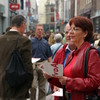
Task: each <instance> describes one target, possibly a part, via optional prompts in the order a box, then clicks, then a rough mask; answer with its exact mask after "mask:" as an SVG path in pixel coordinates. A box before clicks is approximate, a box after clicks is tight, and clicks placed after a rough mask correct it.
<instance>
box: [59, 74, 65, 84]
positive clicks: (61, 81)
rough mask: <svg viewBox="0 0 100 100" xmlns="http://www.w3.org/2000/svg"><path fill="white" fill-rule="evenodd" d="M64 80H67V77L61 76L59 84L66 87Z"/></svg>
mask: <svg viewBox="0 0 100 100" xmlns="http://www.w3.org/2000/svg"><path fill="white" fill-rule="evenodd" d="M66 80H67V77H66V76H61V77H59V82H60V83H61V84H62V85H66Z"/></svg>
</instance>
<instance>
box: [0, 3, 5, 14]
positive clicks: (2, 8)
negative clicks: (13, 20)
mask: <svg viewBox="0 0 100 100" xmlns="http://www.w3.org/2000/svg"><path fill="white" fill-rule="evenodd" d="M0 13H5V6H4V5H2V4H0Z"/></svg>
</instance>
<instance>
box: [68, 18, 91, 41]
mask: <svg viewBox="0 0 100 100" xmlns="http://www.w3.org/2000/svg"><path fill="white" fill-rule="evenodd" d="M69 24H70V26H71V25H72V24H74V25H75V26H76V27H80V28H81V29H82V30H83V31H88V34H87V36H86V37H85V39H84V40H85V41H88V42H90V40H91V38H92V35H93V24H92V22H91V20H90V19H89V18H87V17H84V16H76V17H74V18H72V19H71V20H70V22H69Z"/></svg>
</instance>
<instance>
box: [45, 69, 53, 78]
mask: <svg viewBox="0 0 100 100" xmlns="http://www.w3.org/2000/svg"><path fill="white" fill-rule="evenodd" d="M43 76H44V78H46V79H49V78H52V76H50V75H48V74H46V73H45V72H44V71H43Z"/></svg>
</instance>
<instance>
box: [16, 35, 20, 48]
mask: <svg viewBox="0 0 100 100" xmlns="http://www.w3.org/2000/svg"><path fill="white" fill-rule="evenodd" d="M20 36H21V35H19V36H18V38H17V40H16V45H15V50H16V48H17V44H18V40H19V38H20Z"/></svg>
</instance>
